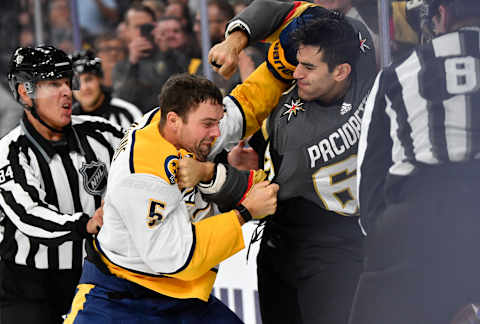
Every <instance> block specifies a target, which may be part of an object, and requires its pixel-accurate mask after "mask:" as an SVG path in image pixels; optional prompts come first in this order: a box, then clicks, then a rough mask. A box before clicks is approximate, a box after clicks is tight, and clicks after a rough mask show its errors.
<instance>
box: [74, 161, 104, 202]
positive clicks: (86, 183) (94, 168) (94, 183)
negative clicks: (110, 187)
mask: <svg viewBox="0 0 480 324" xmlns="http://www.w3.org/2000/svg"><path fill="white" fill-rule="evenodd" d="M80 173H81V174H82V176H83V187H84V188H85V191H86V192H88V193H89V194H91V195H94V196H95V195H101V194H102V193H103V191H104V190H105V188H106V186H107V174H108V172H107V166H106V165H105V163H103V162H98V161H93V162H91V163H84V164H83V165H82V167H81V168H80Z"/></svg>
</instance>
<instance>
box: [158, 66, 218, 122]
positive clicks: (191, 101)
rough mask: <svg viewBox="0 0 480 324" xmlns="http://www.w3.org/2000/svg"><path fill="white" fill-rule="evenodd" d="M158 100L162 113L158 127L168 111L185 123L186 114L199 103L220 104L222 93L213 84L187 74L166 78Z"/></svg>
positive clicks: (164, 119) (202, 78)
mask: <svg viewBox="0 0 480 324" xmlns="http://www.w3.org/2000/svg"><path fill="white" fill-rule="evenodd" d="M158 98H159V104H160V109H161V112H162V116H161V119H160V127H162V126H163V125H164V124H165V121H166V118H167V114H168V113H169V112H170V111H173V112H175V113H176V114H177V115H179V116H180V117H181V118H182V119H183V121H186V120H187V115H188V113H189V112H190V111H191V110H192V109H195V108H196V107H197V106H198V105H199V104H200V103H202V102H206V101H211V102H213V103H215V104H222V100H223V96H222V93H221V92H220V89H218V87H217V86H216V85H215V83H213V82H212V81H210V80H208V79H206V78H204V77H201V76H197V75H191V74H188V73H182V74H175V75H173V76H171V77H170V78H168V80H167V81H166V82H165V84H164V85H163V87H162V91H161V92H160V95H159V96H158Z"/></svg>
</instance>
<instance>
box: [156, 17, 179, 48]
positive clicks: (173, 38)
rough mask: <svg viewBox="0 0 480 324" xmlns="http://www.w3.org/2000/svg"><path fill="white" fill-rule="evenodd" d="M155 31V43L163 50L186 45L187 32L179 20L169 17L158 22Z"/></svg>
mask: <svg viewBox="0 0 480 324" xmlns="http://www.w3.org/2000/svg"><path fill="white" fill-rule="evenodd" d="M153 33H154V35H155V43H157V45H158V47H159V48H160V49H162V50H167V49H177V48H180V47H182V46H183V45H185V41H186V39H185V34H184V33H183V30H182V26H181V25H180V22H179V21H178V20H175V19H169V20H163V21H160V22H158V23H157V27H156V28H155V30H154V32H153Z"/></svg>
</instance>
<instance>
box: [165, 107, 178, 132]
mask: <svg viewBox="0 0 480 324" xmlns="http://www.w3.org/2000/svg"><path fill="white" fill-rule="evenodd" d="M180 121H181V118H180V116H179V115H178V114H177V113H176V112H174V111H169V112H168V113H167V123H166V124H167V125H168V126H169V127H171V128H173V129H178V124H179V122H180Z"/></svg>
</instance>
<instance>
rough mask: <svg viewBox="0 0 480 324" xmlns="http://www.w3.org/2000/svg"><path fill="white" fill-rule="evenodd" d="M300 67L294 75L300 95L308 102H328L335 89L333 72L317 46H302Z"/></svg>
mask: <svg viewBox="0 0 480 324" xmlns="http://www.w3.org/2000/svg"><path fill="white" fill-rule="evenodd" d="M297 60H298V65H297V68H296V69H295V72H294V73H293V77H294V78H295V79H297V87H298V95H299V96H300V98H302V99H303V100H306V101H310V100H321V101H325V102H328V101H329V100H330V98H329V97H330V94H331V93H332V91H333V90H334V89H335V86H336V83H337V82H336V81H335V80H334V76H333V72H332V73H331V72H329V70H328V65H327V63H325V62H324V61H323V53H322V51H319V48H318V47H317V46H311V45H300V46H299V48H298V52H297Z"/></svg>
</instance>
